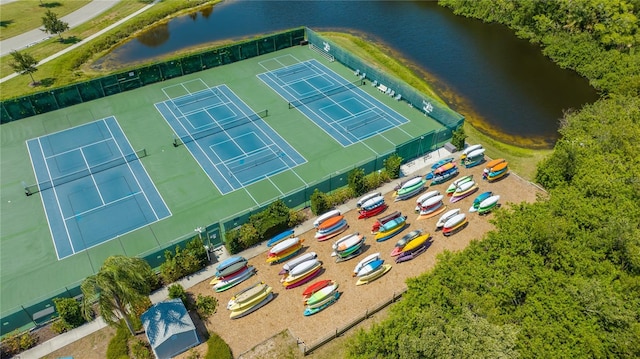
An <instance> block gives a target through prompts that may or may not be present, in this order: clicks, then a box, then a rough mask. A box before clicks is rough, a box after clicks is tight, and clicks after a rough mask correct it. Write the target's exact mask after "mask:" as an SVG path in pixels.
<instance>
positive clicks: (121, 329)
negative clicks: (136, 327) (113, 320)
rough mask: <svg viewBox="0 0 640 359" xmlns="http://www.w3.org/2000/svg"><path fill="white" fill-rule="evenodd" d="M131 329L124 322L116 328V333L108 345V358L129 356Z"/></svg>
mask: <svg viewBox="0 0 640 359" xmlns="http://www.w3.org/2000/svg"><path fill="white" fill-rule="evenodd" d="M129 337H131V333H129V329H127V327H126V326H125V325H124V324H120V325H119V326H118V329H117V330H116V335H114V336H113V338H111V340H110V341H109V345H108V346H107V359H121V358H128V357H129V345H128V341H129Z"/></svg>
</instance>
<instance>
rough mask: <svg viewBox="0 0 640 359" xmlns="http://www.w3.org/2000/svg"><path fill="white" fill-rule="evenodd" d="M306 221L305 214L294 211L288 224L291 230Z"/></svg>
mask: <svg viewBox="0 0 640 359" xmlns="http://www.w3.org/2000/svg"><path fill="white" fill-rule="evenodd" d="M306 220H307V216H306V215H305V214H304V212H302V211H296V210H293V209H292V210H290V211H289V222H288V223H287V226H288V227H289V228H293V227H295V226H297V225H299V224H300V223H302V222H304V221H306Z"/></svg>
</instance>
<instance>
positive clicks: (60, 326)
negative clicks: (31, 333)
mask: <svg viewBox="0 0 640 359" xmlns="http://www.w3.org/2000/svg"><path fill="white" fill-rule="evenodd" d="M71 329H73V328H72V327H71V325H70V324H69V323H67V322H66V321H64V320H63V319H62V318H59V319H58V320H56V321H55V322H53V324H51V330H53V332H54V333H56V334H62V333H64V332H66V331H68V330H71Z"/></svg>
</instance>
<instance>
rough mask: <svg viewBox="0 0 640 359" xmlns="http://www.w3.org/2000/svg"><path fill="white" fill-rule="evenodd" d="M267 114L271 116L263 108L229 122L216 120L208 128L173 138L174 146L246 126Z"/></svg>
mask: <svg viewBox="0 0 640 359" xmlns="http://www.w3.org/2000/svg"><path fill="white" fill-rule="evenodd" d="M267 116H269V110H262V111H260V112H256V113H254V114H252V115H249V116H246V117H241V118H237V119H233V120H231V121H228V122H224V123H222V122H216V123H213V124H211V125H210V126H209V127H208V128H207V129H204V130H201V131H196V132H193V133H190V134H188V135H187V136H182V137H175V138H174V139H173V147H178V146H180V145H184V144H185V143H189V142H193V141H197V140H200V139H202V138H205V137H209V136H213V135H215V134H217V133H220V132H224V131H228V130H230V129H232V128H236V127H240V126H244V125H246V124H249V123H252V122H255V121H257V120H260V119H263V118H265V117H267Z"/></svg>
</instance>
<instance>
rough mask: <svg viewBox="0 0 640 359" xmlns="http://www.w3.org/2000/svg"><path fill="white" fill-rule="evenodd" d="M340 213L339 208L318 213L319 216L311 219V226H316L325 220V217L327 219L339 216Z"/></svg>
mask: <svg viewBox="0 0 640 359" xmlns="http://www.w3.org/2000/svg"><path fill="white" fill-rule="evenodd" d="M340 214H341V213H340V210H339V209H334V210H331V211H329V212H327V213H323V214H321V215H320V217H318V218H316V220H315V221H313V226H314V227H318V226H319V225H320V223H322V222H324V221H326V220H327V219H329V218H331V217H335V216H339V215H340Z"/></svg>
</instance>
